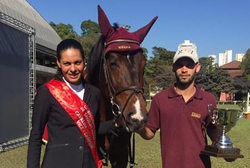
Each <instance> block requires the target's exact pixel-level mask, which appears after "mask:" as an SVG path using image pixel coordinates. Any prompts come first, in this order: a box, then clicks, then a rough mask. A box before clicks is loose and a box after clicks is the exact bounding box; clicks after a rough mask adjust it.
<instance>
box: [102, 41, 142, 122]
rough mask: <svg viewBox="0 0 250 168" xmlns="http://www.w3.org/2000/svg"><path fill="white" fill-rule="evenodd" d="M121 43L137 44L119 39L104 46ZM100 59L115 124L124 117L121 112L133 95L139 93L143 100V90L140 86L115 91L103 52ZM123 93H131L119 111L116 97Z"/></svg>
mask: <svg viewBox="0 0 250 168" xmlns="http://www.w3.org/2000/svg"><path fill="white" fill-rule="evenodd" d="M121 42H126V43H136V44H138V42H137V41H133V40H125V39H119V40H113V41H110V42H109V43H105V44H104V45H105V47H107V46H108V45H109V44H112V43H121ZM102 58H103V70H104V76H105V81H106V84H107V86H108V92H109V98H110V103H111V110H112V113H113V115H114V119H113V120H114V122H115V123H116V121H117V120H118V119H121V118H122V117H124V115H123V112H124V110H125V109H126V107H127V105H128V103H129V101H130V99H131V98H132V97H133V96H134V95H135V94H138V93H141V94H142V97H143V98H144V99H145V97H144V90H143V87H142V86H128V87H124V88H121V89H118V90H116V89H115V88H114V86H113V84H112V81H111V78H110V74H109V72H108V67H107V60H106V56H105V52H103V55H102ZM125 91H132V92H131V93H130V95H129V96H128V98H127V100H126V103H125V104H124V107H123V108H122V110H121V109H120V107H119V105H118V103H117V99H116V97H117V96H118V95H119V94H121V93H123V92H125Z"/></svg>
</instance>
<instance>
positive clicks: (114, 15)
mask: <svg viewBox="0 0 250 168" xmlns="http://www.w3.org/2000/svg"><path fill="white" fill-rule="evenodd" d="M27 1H28V2H29V3H30V4H31V5H32V6H33V7H34V8H35V9H36V10H37V11H38V12H39V13H40V14H41V15H42V16H43V17H44V19H45V20H47V21H48V22H51V21H53V22H55V23H56V24H58V23H64V24H71V25H73V27H74V30H75V31H76V32H77V33H78V34H80V33H81V29H80V25H81V23H82V21H85V20H88V19H90V20H92V21H95V22H97V5H98V4H99V5H101V7H102V8H103V10H104V11H105V12H106V14H107V16H108V18H109V20H110V22H111V23H114V22H118V23H119V24H120V25H131V29H130V31H132V32H133V31H136V30H137V29H139V28H141V27H143V26H144V25H146V24H147V23H148V22H150V21H151V19H153V17H155V16H158V17H159V18H158V20H157V21H156V22H155V24H154V26H153V27H152V28H151V30H150V32H149V33H148V35H147V37H146V38H145V39H144V42H143V43H142V46H143V47H146V48H147V49H148V50H149V51H150V52H151V51H152V47H154V46H157V47H164V48H166V49H168V50H170V51H176V50H177V47H178V45H179V44H180V43H183V42H184V40H186V39H189V40H190V41H191V42H194V43H196V45H197V50H198V54H199V57H204V56H207V55H209V54H215V55H217V57H218V54H219V53H222V52H224V51H225V50H229V49H231V50H233V59H234V55H235V54H236V53H245V52H246V50H247V49H248V48H250V8H249V7H250V1H249V0H238V1H237V0H154V1H153V0H127V1H119V0H71V1H69V0H60V1H59V0H56V1H55V0H54V1H51V0H27ZM149 56H151V53H149Z"/></svg>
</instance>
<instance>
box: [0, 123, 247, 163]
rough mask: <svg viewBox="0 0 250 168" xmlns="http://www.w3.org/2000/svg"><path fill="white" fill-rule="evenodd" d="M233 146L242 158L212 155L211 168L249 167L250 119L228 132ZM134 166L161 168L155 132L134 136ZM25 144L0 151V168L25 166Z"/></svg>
mask: <svg viewBox="0 0 250 168" xmlns="http://www.w3.org/2000/svg"><path fill="white" fill-rule="evenodd" d="M228 135H229V137H230V138H231V140H232V141H233V143H234V145H235V147H237V148H240V149H241V153H242V154H243V155H244V158H243V159H237V160H236V161H235V162H231V163H229V162H226V161H225V160H223V159H221V158H213V157H212V165H213V168H247V167H250V166H249V164H250V119H245V118H242V119H240V120H239V122H238V123H237V125H236V126H235V127H234V128H232V129H231V130H230V132H229V133H228ZM135 154H136V156H135V157H136V163H137V164H138V165H137V166H135V168H136V167H138V168H161V156H160V138H159V132H157V134H156V136H155V138H154V139H152V140H149V141H146V140H143V139H142V138H141V137H140V136H138V135H137V136H136V153H135ZM26 155H27V146H23V147H19V148H16V149H12V150H9V151H6V152H3V153H0V168H25V167H26Z"/></svg>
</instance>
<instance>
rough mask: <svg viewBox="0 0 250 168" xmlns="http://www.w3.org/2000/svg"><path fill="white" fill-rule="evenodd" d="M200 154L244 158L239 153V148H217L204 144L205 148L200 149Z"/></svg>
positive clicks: (225, 157)
mask: <svg viewBox="0 0 250 168" xmlns="http://www.w3.org/2000/svg"><path fill="white" fill-rule="evenodd" d="M201 154H204V155H209V156H214V157H221V158H224V159H237V158H244V156H243V155H241V154H240V149H239V148H229V149H228V148H218V147H216V146H211V145H206V147H205V150H203V151H201Z"/></svg>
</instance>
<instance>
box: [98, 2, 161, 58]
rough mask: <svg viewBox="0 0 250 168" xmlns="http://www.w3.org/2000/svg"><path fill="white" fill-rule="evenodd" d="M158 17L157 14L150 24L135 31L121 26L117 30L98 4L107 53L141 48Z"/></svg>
mask: <svg viewBox="0 0 250 168" xmlns="http://www.w3.org/2000/svg"><path fill="white" fill-rule="evenodd" d="M157 18H158V17H157V16H156V17H155V18H154V19H153V20H152V21H151V22H150V23H149V24H147V25H146V26H144V27H142V28H140V29H139V30H137V31H136V32H134V33H130V32H128V31H127V30H126V29H125V28H123V27H119V28H118V29H117V30H116V31H115V30H114V28H113V27H112V25H111V24H110V22H109V20H108V18H107V16H106V14H105V13H104V11H103V10H102V8H101V7H100V6H99V5H98V22H99V26H100V29H101V32H102V35H103V36H104V37H105V38H106V40H105V53H108V52H109V51H134V50H137V49H139V48H141V47H140V44H141V43H142V41H143V40H144V38H145V36H146V35H147V34H148V32H149V30H150V29H151V27H152V26H153V24H154V22H155V21H156V20H157Z"/></svg>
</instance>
